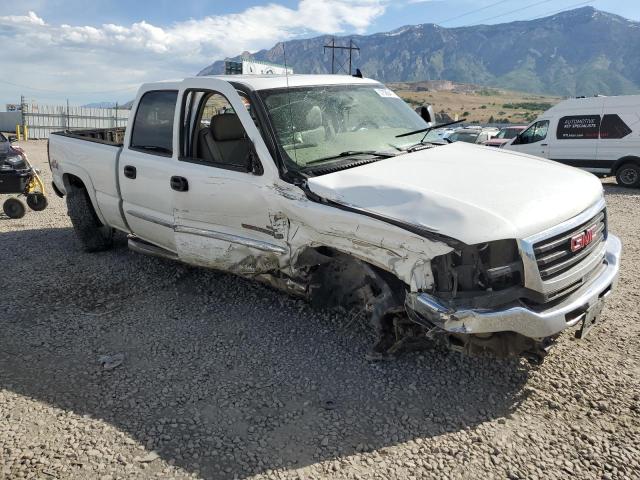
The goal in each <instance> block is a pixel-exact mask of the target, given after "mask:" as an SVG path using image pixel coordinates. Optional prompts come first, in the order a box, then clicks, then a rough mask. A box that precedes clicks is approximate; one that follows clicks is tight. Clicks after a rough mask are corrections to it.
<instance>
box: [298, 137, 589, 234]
mask: <svg viewBox="0 0 640 480" xmlns="http://www.w3.org/2000/svg"><path fill="white" fill-rule="evenodd" d="M309 188H310V189H311V190H312V191H313V192H315V193H317V194H318V195H320V196H321V197H324V198H327V199H330V200H333V201H335V202H338V203H342V204H344V205H348V206H351V207H354V208H358V209H362V210H365V211H367V212H370V213H375V214H378V215H381V216H383V217H387V218H391V219H394V220H397V221H401V222H404V223H407V224H413V225H418V226H421V227H424V228H426V229H428V230H431V231H434V232H437V233H440V234H443V235H446V236H449V237H453V238H455V239H457V240H460V241H462V242H465V243H467V244H477V243H482V242H488V241H492V240H500V239H509V238H526V237H528V236H530V235H532V234H534V233H538V232H541V231H543V230H545V229H547V228H549V227H552V226H554V225H557V224H559V223H561V222H563V221H564V220H566V219H568V218H571V217H573V216H575V215H577V214H579V213H580V212H582V211H583V210H585V209H586V208H588V207H589V206H591V205H593V204H594V203H596V202H597V201H598V199H599V198H600V197H601V196H602V185H601V184H600V182H599V181H598V179H597V178H596V177H594V176H593V175H590V174H588V173H586V172H581V171H579V170H576V169H574V168H571V167H566V166H563V165H560V164H558V163H554V162H549V161H545V160H542V159H540V158H536V157H532V156H527V155H521V154H515V153H512V152H504V151H502V150H497V149H495V150H494V149H488V148H486V147H483V146H477V145H471V144H466V143H463V142H457V143H453V144H450V145H446V146H441V147H436V148H432V149H428V150H421V151H418V152H415V153H412V154H407V155H401V156H399V157H396V158H390V159H386V160H381V161H379V162H376V163H372V164H369V165H365V166H362V167H358V168H352V169H349V170H343V171H340V172H336V173H332V174H329V175H324V176H321V177H316V178H311V179H309Z"/></svg>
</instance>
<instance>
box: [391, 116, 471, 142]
mask: <svg viewBox="0 0 640 480" xmlns="http://www.w3.org/2000/svg"><path fill="white" fill-rule="evenodd" d="M466 120H467V119H466V118H461V119H460V120H456V121H455V122H448V123H441V124H440V125H432V126H431V127H427V128H422V129H420V130H414V131H413V132H408V133H401V134H400V135H396V138H402V137H410V136H411V135H415V134H416V133H429V132H430V131H431V130H437V129H438V128H442V127H448V126H449V125H455V124H456V123H462V122H464V121H466ZM420 143H422V142H420Z"/></svg>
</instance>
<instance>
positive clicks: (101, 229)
mask: <svg viewBox="0 0 640 480" xmlns="http://www.w3.org/2000/svg"><path fill="white" fill-rule="evenodd" d="M67 213H68V215H69V218H71V223H72V224H73V229H74V230H75V232H76V235H77V236H78V238H79V239H80V243H82V246H83V247H84V250H85V251H87V252H101V251H103V250H108V249H110V248H111V247H112V246H113V229H112V228H111V227H109V226H107V225H103V224H102V222H101V221H100V219H99V218H98V215H96V212H95V210H94V209H93V205H92V204H91V199H90V198H89V194H88V193H87V191H86V190H85V189H84V188H83V187H79V186H75V185H71V186H70V188H69V190H68V192H67Z"/></svg>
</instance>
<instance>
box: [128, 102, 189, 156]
mask: <svg viewBox="0 0 640 480" xmlns="http://www.w3.org/2000/svg"><path fill="white" fill-rule="evenodd" d="M177 98H178V92H177V91H175V90H158V91H153V92H147V93H145V94H144V95H143V96H142V98H141V99H140V103H139V105H138V110H137V111H136V118H135V120H134V122H133V131H132V133H131V145H130V148H132V149H136V150H143V151H145V152H149V153H155V154H159V155H169V156H170V155H172V154H173V115H174V113H175V110H176V101H177Z"/></svg>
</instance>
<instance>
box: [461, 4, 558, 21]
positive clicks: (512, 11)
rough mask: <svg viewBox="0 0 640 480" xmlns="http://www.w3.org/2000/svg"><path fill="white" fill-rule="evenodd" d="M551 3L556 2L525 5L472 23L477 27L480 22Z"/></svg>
mask: <svg viewBox="0 0 640 480" xmlns="http://www.w3.org/2000/svg"><path fill="white" fill-rule="evenodd" d="M553 1H556V0H542V1H541V2H536V3H532V4H531V5H526V6H524V7H522V8H517V9H515V10H511V11H509V12H504V13H501V14H500V15H493V16H491V17H487V18H483V19H482V20H478V21H477V22H474V24H475V25H479V24H481V23H482V22H486V21H487V20H493V19H494V18H500V17H505V16H507V15H511V14H512V13H518V12H521V11H522V10H527V9H529V8H533V7H537V6H538V5H542V4H543V3H549V2H553Z"/></svg>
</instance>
